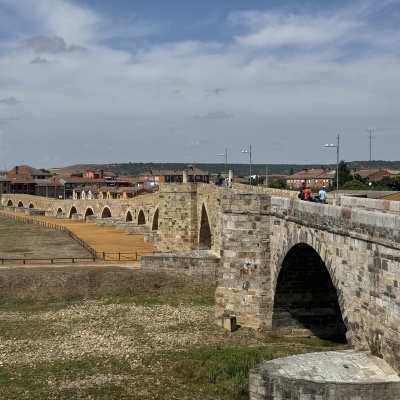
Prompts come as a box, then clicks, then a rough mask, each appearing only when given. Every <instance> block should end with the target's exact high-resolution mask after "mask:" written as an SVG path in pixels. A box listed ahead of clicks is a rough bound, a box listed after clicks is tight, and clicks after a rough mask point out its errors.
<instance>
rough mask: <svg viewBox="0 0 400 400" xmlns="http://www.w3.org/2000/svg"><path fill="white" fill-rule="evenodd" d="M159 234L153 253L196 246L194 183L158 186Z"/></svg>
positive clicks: (191, 248)
mask: <svg viewBox="0 0 400 400" xmlns="http://www.w3.org/2000/svg"><path fill="white" fill-rule="evenodd" d="M159 201H160V208H159V222H158V224H159V234H160V238H159V239H160V240H158V241H157V242H155V244H154V245H155V247H154V250H155V252H161V253H168V252H173V251H190V250H197V248H198V215H197V184H195V183H181V184H169V185H162V186H160V189H159Z"/></svg>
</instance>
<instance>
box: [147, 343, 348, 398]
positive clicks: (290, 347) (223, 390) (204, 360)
mask: <svg viewBox="0 0 400 400" xmlns="http://www.w3.org/2000/svg"><path fill="white" fill-rule="evenodd" d="M267 341H268V344H269V345H268V346H263V347H257V348H251V347H240V348H239V347H237V348H221V347H217V348H214V349H210V348H201V349H195V350H188V351H183V352H171V353H163V354H161V355H154V356H151V357H149V358H148V359H147V360H145V362H146V364H147V366H148V368H151V365H155V364H157V363H161V362H162V363H163V365H164V374H166V375H167V376H170V377H171V381H174V382H178V383H179V384H180V385H182V386H183V387H184V388H185V392H186V393H187V392H188V389H189V391H192V392H193V393H202V394H203V395H204V398H205V399H221V400H233V399H235V400H242V399H243V400H245V399H248V398H249V371H250V369H251V368H253V367H255V366H256V365H258V364H260V363H262V362H265V361H269V360H273V359H275V358H279V357H286V356H290V355H295V354H299V353H308V352H315V351H326V350H332V347H335V349H339V348H343V346H341V345H337V344H332V343H331V342H324V341H321V340H319V339H309V340H308V341H307V340H306V341H303V340H302V339H300V340H297V339H290V340H287V339H284V338H280V339H279V340H277V339H276V338H269V339H267ZM278 342H279V343H278Z"/></svg>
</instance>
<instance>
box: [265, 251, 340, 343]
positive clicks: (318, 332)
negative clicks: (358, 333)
mask: <svg viewBox="0 0 400 400" xmlns="http://www.w3.org/2000/svg"><path fill="white" fill-rule="evenodd" d="M331 273H332V271H329V269H328V267H327V266H326V264H325V262H324V261H323V260H322V258H321V257H320V255H319V254H318V252H317V251H316V250H315V249H314V248H313V247H312V246H310V245H309V244H307V243H297V244H295V245H294V246H292V247H291V248H290V250H289V251H288V252H287V253H286V254H285V256H284V259H283V261H282V264H281V268H280V271H279V275H278V276H277V279H276V282H275V291H274V301H273V313H272V331H273V332H275V333H282V334H289V333H290V334H292V335H294V336H299V335H300V336H303V335H306V336H309V335H312V336H317V337H319V338H322V339H329V340H332V341H337V342H341V343H345V342H346V332H347V328H346V325H345V324H344V322H343V317H342V309H341V307H340V304H342V300H343V299H341V298H340V296H339V297H338V288H335V286H334V284H333V281H335V280H332V277H331Z"/></svg>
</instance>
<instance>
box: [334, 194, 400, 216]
mask: <svg viewBox="0 0 400 400" xmlns="http://www.w3.org/2000/svg"><path fill="white" fill-rule="evenodd" d="M340 204H341V206H343V207H348V208H360V209H362V210H366V211H377V212H382V213H389V214H396V215H400V201H390V200H378V199H366V198H358V197H349V196H341V197H340Z"/></svg>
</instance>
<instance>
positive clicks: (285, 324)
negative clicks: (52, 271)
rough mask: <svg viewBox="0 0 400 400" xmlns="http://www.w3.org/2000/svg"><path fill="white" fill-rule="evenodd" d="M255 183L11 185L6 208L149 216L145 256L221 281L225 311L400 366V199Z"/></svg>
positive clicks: (219, 303) (220, 306)
mask: <svg viewBox="0 0 400 400" xmlns="http://www.w3.org/2000/svg"><path fill="white" fill-rule="evenodd" d="M296 195H297V193H294V192H282V191H274V190H270V189H259V188H250V187H245V186H243V187H241V186H239V185H236V186H235V188H220V187H216V186H214V185H206V184H191V183H181V184H168V185H167V184H166V185H161V186H160V190H159V193H157V194H151V195H146V196H139V197H137V198H133V199H127V200H55V199H46V198H38V197H35V196H24V195H3V198H2V207H3V208H4V207H5V208H7V207H14V208H16V209H20V210H21V212H22V211H24V212H28V213H29V212H35V210H42V211H44V212H45V213H46V214H47V215H56V216H58V217H59V218H81V219H83V220H85V219H87V218H93V219H96V220H101V219H104V220H106V219H116V220H120V221H124V222H126V223H131V224H134V225H136V224H143V225H145V226H147V228H148V231H149V232H152V234H153V237H154V247H155V252H156V254H155V255H153V256H146V257H143V258H142V267H143V268H148V267H156V268H169V269H173V270H175V271H177V272H183V273H192V274H193V275H207V276H208V278H210V277H211V278H212V279H215V280H216V283H217V289H216V307H215V314H216V318H218V317H221V315H226V316H228V315H229V316H234V317H236V320H237V323H238V324H239V325H241V326H246V327H250V328H254V329H258V330H264V331H271V332H276V333H283V334H292V335H305V336H311V335H315V336H318V337H321V338H334V339H337V340H340V341H343V342H345V341H346V342H347V343H348V344H349V345H350V346H351V347H352V348H354V349H356V350H369V351H371V352H372V353H373V354H375V355H378V356H380V357H382V358H383V359H384V360H385V361H386V362H387V363H388V364H390V365H391V366H392V367H393V368H394V369H395V370H396V371H397V372H399V371H400V335H399V331H400V297H399V278H400V264H399V260H400V236H399V232H400V202H390V201H379V200H370V199H360V198H350V197H344V196H342V197H341V199H340V204H341V206H336V205H323V204H318V203H309V202H303V201H300V200H298V199H297V197H296Z"/></svg>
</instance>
